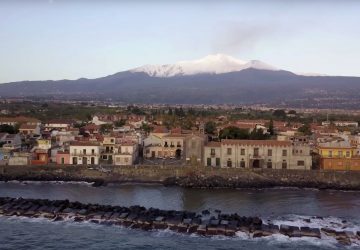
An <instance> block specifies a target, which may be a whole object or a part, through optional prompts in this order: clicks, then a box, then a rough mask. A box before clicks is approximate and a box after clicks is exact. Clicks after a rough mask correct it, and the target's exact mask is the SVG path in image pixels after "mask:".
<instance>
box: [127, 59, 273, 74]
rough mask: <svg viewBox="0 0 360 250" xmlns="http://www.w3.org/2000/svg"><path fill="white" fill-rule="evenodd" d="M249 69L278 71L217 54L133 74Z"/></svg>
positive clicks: (141, 68) (197, 72)
mask: <svg viewBox="0 0 360 250" xmlns="http://www.w3.org/2000/svg"><path fill="white" fill-rule="evenodd" d="M249 68H253V69H264V70H278V69H277V68H275V67H273V66H271V65H268V64H266V63H264V62H261V61H258V60H253V61H249V62H246V61H242V60H239V59H236V58H234V57H231V56H227V55H224V54H215V55H208V56H206V57H204V58H201V59H199V60H193V61H180V62H177V63H175V64H164V65H145V66H142V67H139V68H135V69H133V70H131V72H144V73H146V74H148V75H149V76H154V77H173V76H185V75H196V74H223V73H229V72H236V71H241V70H244V69H249Z"/></svg>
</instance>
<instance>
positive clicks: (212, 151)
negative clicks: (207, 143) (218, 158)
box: [210, 148, 215, 156]
mask: <svg viewBox="0 0 360 250" xmlns="http://www.w3.org/2000/svg"><path fill="white" fill-rule="evenodd" d="M210 155H212V156H214V155H215V148H212V149H211V152H210Z"/></svg>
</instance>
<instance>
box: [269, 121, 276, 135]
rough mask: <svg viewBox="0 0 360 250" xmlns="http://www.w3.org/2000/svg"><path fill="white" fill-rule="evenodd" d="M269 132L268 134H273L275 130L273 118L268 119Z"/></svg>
mask: <svg viewBox="0 0 360 250" xmlns="http://www.w3.org/2000/svg"><path fill="white" fill-rule="evenodd" d="M269 134H270V135H274V134H275V131H274V121H273V119H270V123H269Z"/></svg>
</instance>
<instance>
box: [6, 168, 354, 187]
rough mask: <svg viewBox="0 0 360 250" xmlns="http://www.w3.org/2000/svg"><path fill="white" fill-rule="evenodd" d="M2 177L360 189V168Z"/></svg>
mask: <svg viewBox="0 0 360 250" xmlns="http://www.w3.org/2000/svg"><path fill="white" fill-rule="evenodd" d="M0 181H62V182H88V183H92V184H93V185H94V186H101V185H106V184H107V183H156V184H162V185H165V186H180V187H186V188H208V189H211V188H273V187H293V188H316V189H332V190H355V191H356V190H360V172H359V171H357V172H356V171H353V172H350V171H347V172H346V171H316V170H306V171H301V170H271V169H270V170H268V169H259V170H243V169H226V168H224V169H211V168H191V167H169V166H168V167H154V166H127V167H125V166H124V167H123V166H110V167H108V170H107V172H102V171H99V170H96V169H89V168H88V167H87V166H64V167H56V168H55V167H51V166H3V167H1V168H0Z"/></svg>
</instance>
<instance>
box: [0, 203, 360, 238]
mask: <svg viewBox="0 0 360 250" xmlns="http://www.w3.org/2000/svg"><path fill="white" fill-rule="evenodd" d="M0 216H18V217H28V218H46V219H48V220H51V221H63V220H70V221H74V222H79V223H80V222H91V223H96V224H105V225H114V226H123V227H127V228H132V229H142V230H147V231H148V230H165V229H169V230H172V231H175V232H178V233H183V234H197V235H201V236H215V235H222V236H227V237H234V236H236V234H237V233H238V232H243V233H246V234H248V235H249V236H250V237H251V238H258V237H266V236H271V235H273V234H281V235H285V236H288V237H297V238H298V237H312V238H318V239H320V238H322V237H324V236H326V237H333V238H335V239H336V240H337V241H338V242H339V243H340V244H343V245H352V244H353V243H355V242H359V240H360V231H358V232H352V231H345V230H344V231H336V230H334V229H332V228H310V227H297V226H291V225H285V224H281V225H280V226H279V225H275V224H271V223H267V224H265V222H264V221H263V220H262V219H261V218H259V217H245V216H240V215H238V214H236V213H235V214H223V213H222V212H221V211H219V210H215V211H214V212H213V213H211V212H210V211H208V210H204V211H202V213H199V214H197V213H194V212H189V211H175V210H160V209H156V208H149V209H146V208H145V207H142V206H131V207H122V206H110V205H99V204H83V203H80V202H70V201H68V200H46V199H23V198H10V197H0Z"/></svg>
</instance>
